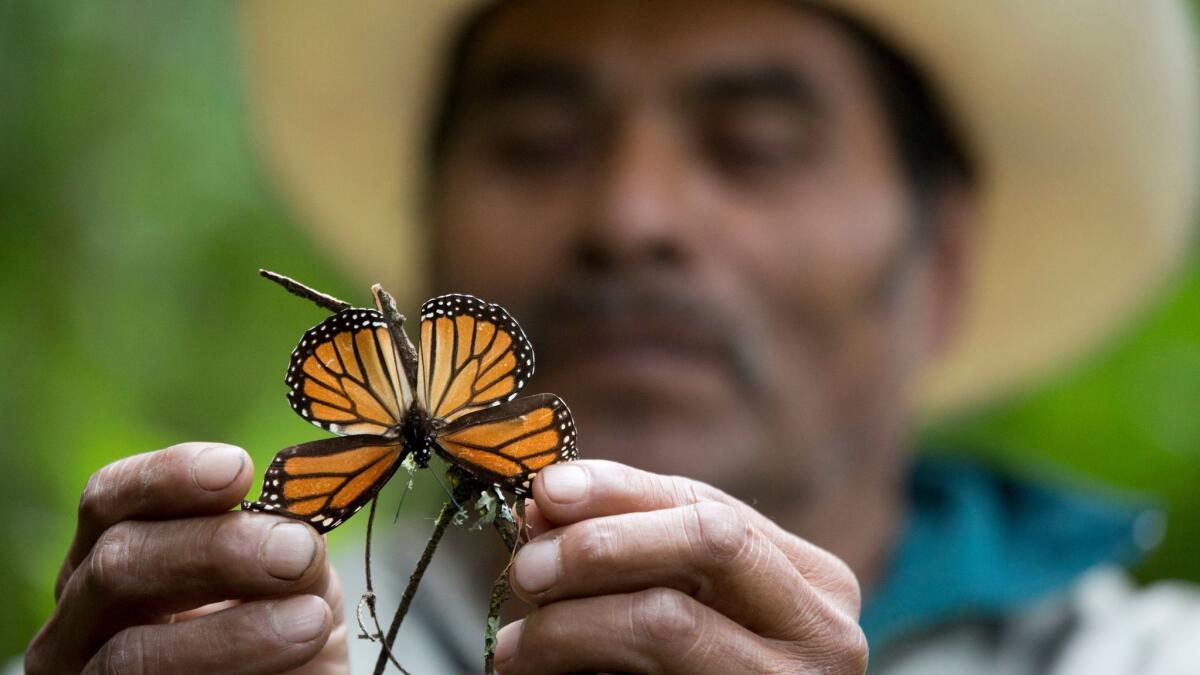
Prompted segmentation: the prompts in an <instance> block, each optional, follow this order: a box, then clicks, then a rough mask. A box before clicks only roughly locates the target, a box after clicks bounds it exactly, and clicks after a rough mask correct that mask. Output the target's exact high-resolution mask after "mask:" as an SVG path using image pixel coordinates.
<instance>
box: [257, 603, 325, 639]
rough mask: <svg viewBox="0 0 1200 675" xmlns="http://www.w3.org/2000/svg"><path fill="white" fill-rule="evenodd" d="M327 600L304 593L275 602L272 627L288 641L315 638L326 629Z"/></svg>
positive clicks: (272, 610)
mask: <svg viewBox="0 0 1200 675" xmlns="http://www.w3.org/2000/svg"><path fill="white" fill-rule="evenodd" d="M326 620H327V619H326V616H325V601H324V600H322V599H320V598H318V597H317V596H315V595H302V596H300V597H298V598H288V599H287V600H283V601H280V602H277V603H275V606H274V607H273V608H272V609H271V627H272V628H274V629H275V633H276V634H277V635H279V637H281V638H283V639H284V640H287V641H288V642H292V643H296V642H308V641H309V640H315V639H316V638H317V636H319V635H320V634H321V633H322V632H323V631H324V630H325V622H326Z"/></svg>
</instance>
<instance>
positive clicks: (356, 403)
mask: <svg viewBox="0 0 1200 675" xmlns="http://www.w3.org/2000/svg"><path fill="white" fill-rule="evenodd" d="M400 363H401V361H400V358H399V356H398V354H397V352H396V348H395V346H394V345H393V343H392V336H391V333H390V331H389V330H388V323H387V321H386V320H385V319H384V318H383V315H382V314H380V313H379V312H377V311H375V310H371V309H346V310H342V311H340V312H338V313H337V314H334V315H333V316H331V317H329V318H328V319H326V320H324V321H322V322H321V323H319V324H317V325H316V326H314V327H313V328H310V329H309V330H308V331H307V332H305V333H304V337H303V338H301V340H300V344H299V345H298V346H297V347H296V349H295V350H294V351H293V352H292V360H291V363H290V364H289V365H288V370H287V375H286V377H285V378H284V382H285V383H286V384H287V385H288V387H289V388H290V391H288V400H289V401H290V402H291V404H292V409H293V410H295V411H296V412H297V413H298V414H299V415H300V416H301V417H303V418H304V419H306V420H308V421H309V422H311V423H313V424H315V425H317V426H318V427H321V428H322V429H326V430H328V431H332V432H333V433H335V434H383V433H386V432H388V431H389V430H392V429H394V428H395V426H396V425H398V424H400V422H401V420H402V419H403V417H404V413H405V411H407V410H408V406H409V405H410V404H411V402H412V394H411V392H410V391H409V387H408V380H407V378H405V377H404V374H403V370H402V367H401V365H400Z"/></svg>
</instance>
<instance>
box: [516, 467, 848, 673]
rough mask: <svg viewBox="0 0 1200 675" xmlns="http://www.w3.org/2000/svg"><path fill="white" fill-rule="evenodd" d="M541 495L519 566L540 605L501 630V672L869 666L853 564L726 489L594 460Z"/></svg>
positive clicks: (520, 580)
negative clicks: (783, 525)
mask: <svg viewBox="0 0 1200 675" xmlns="http://www.w3.org/2000/svg"><path fill="white" fill-rule="evenodd" d="M533 497H534V502H533V503H531V504H529V506H528V508H527V511H526V515H527V517H528V520H529V523H530V525H531V528H532V530H533V531H532V532H531V534H532V535H533V537H534V538H533V539H532V540H531V541H530V542H529V543H528V544H526V545H525V546H524V547H523V548H522V549H521V551H520V552H519V553H518V554H517V557H516V560H515V562H514V565H513V569H512V571H511V573H510V575H509V578H510V580H511V582H512V586H513V589H514V590H515V591H516V593H517V594H518V595H519V596H520V597H522V598H523V599H525V600H526V601H528V602H530V603H531V604H533V605H534V606H535V609H534V610H533V611H532V613H530V614H529V616H528V617H527V618H525V619H523V620H521V621H517V622H515V623H512V624H510V625H508V626H505V627H504V628H503V629H502V630H501V631H500V635H499V644H498V646H497V648H496V667H497V670H499V671H500V672H501V673H503V675H514V674H523V673H564V672H579V671H601V672H614V671H615V672H639V673H697V674H700V673H800V672H818V671H819V672H823V673H856V674H861V673H863V672H864V671H865V670H866V665H867V644H866V639H865V637H864V636H863V633H862V630H861V629H860V628H859V626H858V612H859V604H860V596H859V587H858V581H857V579H855V577H854V574H853V573H852V572H851V571H850V569H849V568H848V567H847V566H846V565H845V564H844V563H843V562H842V561H841V560H840V559H838V558H837V557H836V556H834V555H833V554H831V553H829V552H827V551H824V550H822V549H820V548H818V547H816V546H814V545H813V544H811V543H809V542H807V541H805V540H803V539H801V538H800V537H797V536H795V535H792V534H790V533H788V532H785V531H784V530H783V529H781V528H780V527H779V526H778V525H776V524H775V523H773V522H772V521H771V520H769V519H767V518H766V517H765V516H763V515H762V514H760V513H758V512H757V511H755V510H754V509H752V508H750V507H749V506H747V505H746V504H744V503H742V502H740V501H738V500H736V499H734V498H733V497H730V496H729V495H726V494H725V493H723V492H721V491H720V490H717V489H716V488H714V487H711V486H709V485H706V484H704V483H700V482H697V481H692V480H689V479H686V478H681V477H677V476H661V475H657V474H652V473H647V472H644V471H639V470H637V469H633V468H631V467H628V466H626V465H623V464H617V463H615V462H605V461H596V460H589V461H578V462H571V463H569V464H558V465H554V466H550V467H547V468H546V469H544V470H543V471H542V472H541V473H540V474H539V475H538V476H537V478H535V479H534V483H533Z"/></svg>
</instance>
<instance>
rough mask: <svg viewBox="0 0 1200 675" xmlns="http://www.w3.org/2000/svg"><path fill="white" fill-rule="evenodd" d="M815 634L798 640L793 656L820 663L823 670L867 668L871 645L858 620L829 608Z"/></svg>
mask: <svg viewBox="0 0 1200 675" xmlns="http://www.w3.org/2000/svg"><path fill="white" fill-rule="evenodd" d="M819 626H820V629H819V631H818V632H817V634H816V635H813V636H812V637H810V638H809V639H806V640H804V641H802V642H799V643H795V645H794V646H795V649H794V656H795V657H796V658H797V660H799V661H801V662H803V663H806V664H820V665H821V668H820V672H831V673H855V674H858V675H861V673H864V672H866V670H867V661H868V656H869V653H870V647H869V645H868V644H867V636H866V634H865V633H863V630H862V628H861V627H860V626H859V625H858V622H856V621H854V620H852V619H850V618H848V617H846V616H845V615H843V614H841V613H838V612H828V613H826V616H824V617H823V618H822V620H821V621H820V622H819Z"/></svg>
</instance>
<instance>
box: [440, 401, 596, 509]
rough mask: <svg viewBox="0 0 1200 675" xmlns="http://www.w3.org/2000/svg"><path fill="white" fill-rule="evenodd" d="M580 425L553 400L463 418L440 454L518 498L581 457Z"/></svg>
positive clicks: (444, 437)
mask: <svg viewBox="0 0 1200 675" xmlns="http://www.w3.org/2000/svg"><path fill="white" fill-rule="evenodd" d="M576 435H577V434H576V431H575V420H574V419H573V418H572V417H571V411H570V409H569V408H567V404H566V403H564V402H563V400H562V399H560V398H559V397H557V396H555V395H554V394H537V395H535V396H527V397H525V398H520V399H517V400H516V401H513V402H512V403H508V404H505V405H501V406H497V407H492V408H487V409H485V410H481V411H478V412H474V413H471V414H469V415H463V416H462V417H459V418H458V419H456V420H455V421H454V422H452V423H451V424H449V425H448V426H447V427H446V428H444V429H442V430H441V431H440V432H438V435H437V444H438V451H439V454H441V455H442V456H443V457H445V458H446V459H447V460H449V461H450V462H452V463H454V464H455V465H457V466H459V467H461V468H463V469H465V470H466V471H468V472H469V473H471V474H472V475H474V476H475V477H476V478H479V479H480V480H483V481H485V482H489V483H495V484H497V485H499V486H500V487H502V488H505V489H507V490H509V491H511V492H513V493H515V494H518V495H522V494H526V493H528V492H529V483H530V481H532V480H533V477H534V475H536V474H537V472H538V471H540V470H542V469H543V468H544V467H546V466H548V465H550V464H553V463H554V462H558V461H571V460H573V459H575V458H576V457H578V451H577V449H576V446H575V439H576Z"/></svg>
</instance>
